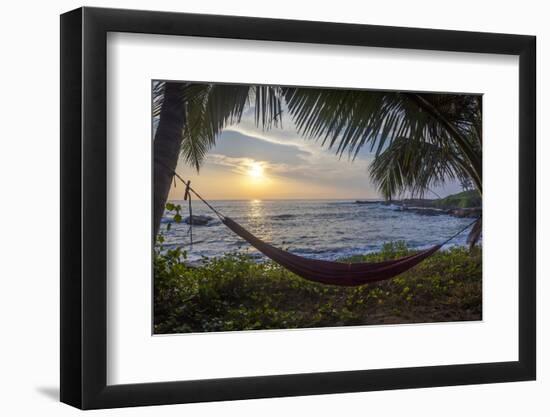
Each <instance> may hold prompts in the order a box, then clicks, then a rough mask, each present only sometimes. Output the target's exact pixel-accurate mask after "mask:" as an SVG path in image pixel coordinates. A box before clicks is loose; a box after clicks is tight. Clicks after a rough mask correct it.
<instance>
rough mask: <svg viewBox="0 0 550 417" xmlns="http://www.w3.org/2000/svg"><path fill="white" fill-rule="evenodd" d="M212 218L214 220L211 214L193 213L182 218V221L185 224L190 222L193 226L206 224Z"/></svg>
mask: <svg viewBox="0 0 550 417" xmlns="http://www.w3.org/2000/svg"><path fill="white" fill-rule="evenodd" d="M212 220H214V218H213V217H211V216H205V215H193V216H187V217H186V218H184V219H183V222H184V223H186V224H191V222H192V223H193V226H207V225H208V223H210V222H211V221H212Z"/></svg>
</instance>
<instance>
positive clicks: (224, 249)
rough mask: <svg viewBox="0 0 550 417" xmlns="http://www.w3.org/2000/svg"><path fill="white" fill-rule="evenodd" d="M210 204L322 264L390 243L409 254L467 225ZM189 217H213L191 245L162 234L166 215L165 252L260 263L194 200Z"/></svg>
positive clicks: (290, 203) (338, 205)
mask: <svg viewBox="0 0 550 417" xmlns="http://www.w3.org/2000/svg"><path fill="white" fill-rule="evenodd" d="M172 202H173V203H175V204H180V205H181V206H182V212H181V214H182V216H183V217H184V218H185V217H186V216H188V215H189V213H188V210H187V204H188V203H187V202H186V201H172ZM210 204H212V205H213V206H214V207H215V208H216V209H217V210H219V211H220V212H221V213H223V214H224V215H225V216H228V217H231V218H232V219H233V220H235V221H236V222H238V223H240V224H241V225H242V226H244V227H245V228H246V229H248V230H249V231H250V232H251V233H253V234H254V235H256V236H257V237H259V238H260V239H262V240H264V241H266V242H269V243H271V244H273V245H275V246H277V247H280V248H283V249H285V250H288V251H290V252H292V253H295V254H297V255H300V256H305V257H309V258H316V259H326V260H337V259H341V258H345V257H347V256H350V255H356V254H365V253H369V252H373V251H377V250H379V249H380V248H381V247H382V245H383V244H384V243H385V242H391V241H404V242H406V244H407V246H408V247H409V248H411V249H422V248H426V247H429V246H432V245H435V244H437V243H441V242H442V241H444V240H446V239H447V238H449V237H450V236H452V235H453V234H454V233H456V232H457V231H459V230H460V229H461V228H463V227H465V226H466V225H467V224H468V223H470V222H471V221H472V219H471V218H457V217H453V216H449V215H446V214H443V215H425V214H418V213H416V212H414V211H402V210H400V208H399V207H398V206H395V205H385V204H357V203H356V202H355V200H261V201H260V200H248V201H247V200H234V201H230V200H219V201H215V200H214V201H210ZM193 215H194V216H196V215H207V216H211V217H212V220H211V221H209V222H208V224H207V225H202V226H199V225H194V226H193V246H191V245H190V236H189V225H187V224H185V223H172V226H171V228H170V230H169V231H166V224H167V223H169V222H171V216H170V215H165V217H164V218H163V225H162V226H161V230H162V231H163V232H164V235H165V245H164V247H165V248H173V247H176V246H178V247H181V248H182V249H184V250H186V251H187V256H188V261H190V262H196V261H200V260H201V259H203V258H204V257H208V258H213V257H217V256H221V255H223V254H225V253H235V252H237V253H246V254H249V255H251V256H253V257H255V258H257V259H258V260H259V261H261V260H263V259H265V258H264V256H263V255H262V254H261V253H259V252H258V251H256V250H255V249H254V248H253V247H251V246H250V245H249V244H248V243H247V242H245V241H244V240H242V239H241V238H240V237H238V236H236V235H235V234H233V232H231V231H230V230H229V229H228V228H227V227H225V226H224V225H223V224H222V223H221V222H220V221H219V220H218V218H217V217H216V216H215V215H214V214H213V213H212V212H211V211H210V210H209V209H208V208H207V207H206V206H205V205H204V204H203V203H201V202H200V201H197V200H194V201H193ZM467 235H468V232H467V231H466V232H464V233H462V234H461V235H460V236H458V237H457V238H455V239H454V240H453V241H451V242H449V243H448V244H447V245H446V246H445V247H450V246H454V245H466V244H467V243H466V237H467Z"/></svg>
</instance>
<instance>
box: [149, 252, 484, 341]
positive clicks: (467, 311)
mask: <svg viewBox="0 0 550 417" xmlns="http://www.w3.org/2000/svg"><path fill="white" fill-rule="evenodd" d="M409 253H412V252H411V251H410V250H409V249H407V247H406V245H405V244H404V243H402V242H397V243H388V244H386V245H384V247H383V248H382V250H381V251H380V252H378V253H373V254H368V255H364V256H354V257H352V258H348V259H346V260H345V261H349V262H375V261H382V260H389V259H393V258H397V257H402V256H405V255H407V254H409ZM185 257H186V253H185V252H184V251H182V250H181V249H173V250H168V251H166V252H161V251H160V250H159V249H158V248H157V250H156V253H155V259H154V273H155V275H154V276H155V283H154V331H155V333H157V334H159V333H185V332H207V331H233V330H255V329H281V328H283V329H292V328H307V327H326V326H351V325H367V324H392V323H421V322H441V321H464V320H480V319H481V288H482V286H481V248H480V247H478V246H476V247H474V248H473V250H472V251H471V252H470V251H468V250H467V249H465V248H462V247H456V248H451V249H449V250H446V251H440V252H438V253H436V254H435V255H433V256H431V257H430V258H428V259H427V260H425V261H424V262H422V263H421V264H420V265H418V266H417V267H415V268H413V269H412V270H409V271H408V272H406V273H404V274H402V275H400V276H398V277H396V278H394V279H392V280H389V281H383V282H379V283H373V284H368V285H365V286H361V287H354V288H348V287H336V286H329V285H322V284H317V283H313V282H309V281H306V280H303V279H301V278H299V277H297V276H295V275H294V274H292V273H291V272H289V271H287V270H285V269H284V268H281V267H280V266H278V265H277V264H275V263H273V262H265V263H257V262H254V261H253V260H252V259H251V258H250V257H248V256H245V255H238V254H227V255H225V256H223V257H220V258H215V259H206V260H205V261H204V263H203V264H202V265H201V266H200V267H191V266H188V265H186V264H185V263H184V260H185Z"/></svg>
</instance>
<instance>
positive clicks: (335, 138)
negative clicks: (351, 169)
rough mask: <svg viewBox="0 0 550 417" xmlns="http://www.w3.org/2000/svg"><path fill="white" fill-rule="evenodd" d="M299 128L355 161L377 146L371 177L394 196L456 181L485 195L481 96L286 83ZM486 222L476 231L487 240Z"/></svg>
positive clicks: (475, 234) (474, 235)
mask: <svg viewBox="0 0 550 417" xmlns="http://www.w3.org/2000/svg"><path fill="white" fill-rule="evenodd" d="M283 94H284V98H285V101H286V105H287V106H288V112H289V113H290V115H291V117H292V119H293V120H294V123H295V125H296V128H297V129H298V131H299V132H300V133H301V134H303V135H304V136H306V137H309V138H313V139H315V140H318V141H319V142H320V143H321V144H322V145H324V146H326V147H328V148H329V149H333V150H334V151H335V152H336V153H337V154H338V155H340V156H342V155H345V154H347V155H348V156H349V157H350V158H351V159H353V158H355V157H356V156H357V154H358V152H359V151H360V150H361V149H362V148H363V147H364V146H368V147H369V149H370V151H372V152H374V161H373V162H372V163H371V164H370V168H369V169H370V175H371V179H372V180H373V181H374V182H375V184H376V185H377V186H378V189H379V191H380V192H381V194H382V195H383V196H384V197H386V198H387V199H391V198H392V197H393V196H395V195H399V194H401V193H403V192H405V191H409V192H411V193H415V194H417V195H421V196H422V195H424V193H425V192H426V191H427V190H429V189H430V187H433V186H434V185H441V184H443V183H445V182H447V181H450V180H458V181H460V182H468V181H471V183H472V184H473V185H474V186H475V189H476V190H477V191H478V192H479V194H480V196H481V195H482V163H481V153H482V130H481V96H477V95H464V94H418V93H404V92H376V91H361V90H333V89H308V88H285V89H284V91H283ZM480 234H481V220H479V221H478V222H477V223H476V225H475V227H474V228H473V229H472V232H471V233H470V236H469V240H470V243H472V244H473V243H475V242H476V241H477V240H479V237H480Z"/></svg>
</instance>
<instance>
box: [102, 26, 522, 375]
mask: <svg viewBox="0 0 550 417" xmlns="http://www.w3.org/2000/svg"><path fill="white" fill-rule="evenodd" d="M107 51H108V61H107V62H108V69H107V74H108V118H107V121H108V216H107V217H108V312H107V313H108V315H107V317H108V339H107V342H108V355H107V361H108V370H107V381H108V384H121V383H141V382H160V381H173V380H193V379H204V378H223V377H236V376H251V375H274V374H289V373H304V372H322V371H339V370H357V369H375V368H389V367H407V366H423V365H443V364H455V363H478V362H492V361H507V360H517V359H518V350H517V346H518V333H517V330H518V321H517V319H518V297H517V294H518V246H517V242H518V107H517V103H518V59H517V57H513V56H500V55H484V54H464V53H448V52H427V51H403V50H390V49H378V48H362V47H340V46H324V45H304V44H294V43H277V42H269V43H268V42H259V41H241V40H220V39H202V38H187V37H173V36H153V35H143V34H118V33H117V34H109V36H108V41H107ZM151 79H174V80H212V81H224V82H243V83H274V84H283V85H284V84H288V85H310V86H331V87H361V88H377V89H392V90H395V89H403V90H423V91H458V92H480V93H483V94H484V109H483V111H484V171H483V175H484V208H483V209H484V236H483V245H484V262H483V280H484V282H483V286H484V300H483V321H482V322H471V323H447V324H430V325H395V326H367V327H349V328H337V329H335V328H329V329H315V330H297V331H284V330H283V331H261V332H236V333H212V334H198V335H195V334H193V335H179V336H162V337H159V336H155V337H152V336H151V334H150V320H151V272H150V271H151V256H150V255H151V247H150V224H151V220H150V219H151V193H150V190H151V188H150V187H151V171H150V167H151V142H150V140H151V136H150V129H151V126H150V123H151V120H150V95H151V93H150V87H151Z"/></svg>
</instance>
